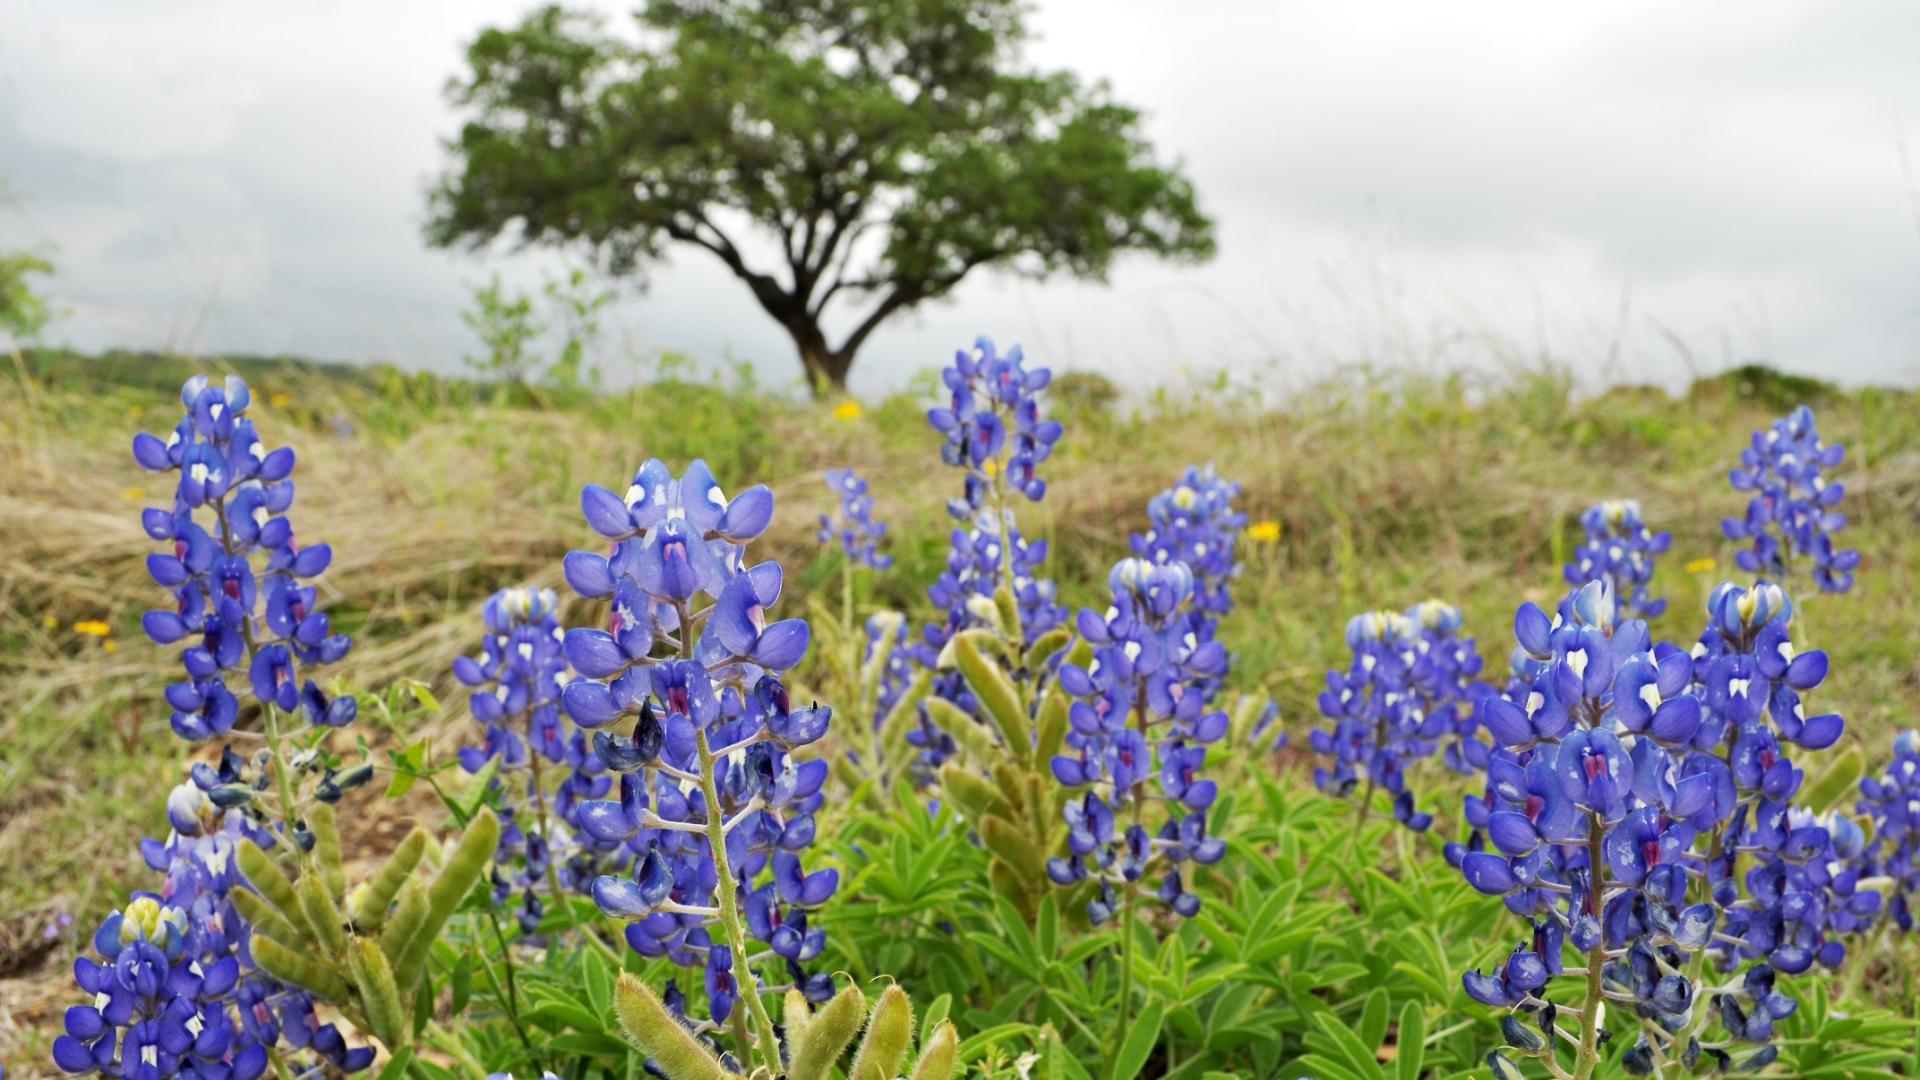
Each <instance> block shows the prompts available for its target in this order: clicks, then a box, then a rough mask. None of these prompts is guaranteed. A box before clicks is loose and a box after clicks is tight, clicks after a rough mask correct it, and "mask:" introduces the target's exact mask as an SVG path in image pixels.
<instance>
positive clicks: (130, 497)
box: [120, 487, 147, 502]
mask: <svg viewBox="0 0 1920 1080" xmlns="http://www.w3.org/2000/svg"><path fill="white" fill-rule="evenodd" d="M120 497H121V498H123V499H125V500H127V501H128V502H139V501H140V500H141V499H144V498H146V497H147V489H146V488H143V487H130V488H122V489H121V490H120Z"/></svg>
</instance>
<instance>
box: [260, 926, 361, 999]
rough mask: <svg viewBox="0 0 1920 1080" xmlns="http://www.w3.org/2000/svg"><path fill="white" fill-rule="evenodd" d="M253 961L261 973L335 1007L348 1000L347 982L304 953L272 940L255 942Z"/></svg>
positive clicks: (263, 938)
mask: <svg viewBox="0 0 1920 1080" xmlns="http://www.w3.org/2000/svg"><path fill="white" fill-rule="evenodd" d="M253 960H254V963H256V964H259V965H260V970H261V971H264V972H266V973H267V974H269V975H271V976H273V977H274V978H276V979H279V980H280V981H281V982H283V983H290V984H292V985H294V986H298V987H300V988H302V989H304V990H311V991H312V992H313V993H314V994H315V995H317V996H319V997H322V998H325V999H326V1000H328V1001H332V1002H335V1003H344V1002H346V1001H347V999H348V990H347V984H346V982H345V981H344V980H343V979H341V978H340V976H339V975H336V974H334V972H333V969H332V968H329V967H327V966H326V965H325V964H323V963H321V962H320V961H318V960H316V959H314V958H313V957H312V956H309V955H307V954H305V953H298V952H295V951H293V950H292V949H289V948H287V947H286V946H285V945H282V944H280V943H279V942H277V941H275V940H273V939H272V938H270V937H256V938H254V939H253Z"/></svg>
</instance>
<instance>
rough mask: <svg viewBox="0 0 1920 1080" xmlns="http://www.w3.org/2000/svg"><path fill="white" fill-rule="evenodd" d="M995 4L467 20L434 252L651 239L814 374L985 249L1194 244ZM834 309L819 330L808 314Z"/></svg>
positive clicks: (1009, 251)
mask: <svg viewBox="0 0 1920 1080" xmlns="http://www.w3.org/2000/svg"><path fill="white" fill-rule="evenodd" d="M1023 16H1024V5H1023V4H1021V3H1018V2H1013V0H650V2H648V3H646V4H645V5H644V6H643V7H642V8H641V9H640V10H639V11H638V12H637V13H636V15H635V21H636V23H637V26H636V28H635V29H636V32H635V33H632V34H627V35H624V36H622V35H618V34H615V33H613V32H611V31H610V30H609V28H608V27H607V25H606V24H605V23H604V22H603V21H601V20H599V19H598V18H596V17H593V16H589V15H584V14H580V13H575V12H570V11H567V10H565V9H562V8H559V7H546V8H542V9H540V10H538V11H535V12H534V13H532V14H531V15H529V16H528V17H527V18H526V19H524V20H523V21H522V22H521V23H520V24H519V25H518V26H514V27H512V28H504V29H490V30H487V31H484V32H483V33H482V34H481V35H480V36H479V38H478V39H477V40H475V41H474V42H473V43H472V45H471V46H470V47H469V49H468V50H467V63H468V69H469V70H467V71H466V72H464V73H463V75H462V76H461V77H460V78H458V79H456V80H455V82H454V83H453V84H452V85H451V87H450V88H449V94H450V96H451V98H452V99H453V101H454V102H455V104H456V105H457V106H458V107H460V108H461V109H462V110H464V112H465V113H466V115H467V119H466V122H465V124H464V126H463V127H462V129H461V131H460V133H459V134H458V136H457V137H455V138H454V139H452V140H451V141H450V142H449V144H448V148H449V150H450V152H451V155H452V158H453V161H452V165H451V167H450V168H449V169H448V171H447V172H446V173H445V174H444V175H443V176H442V177H441V178H440V179H439V181H438V182H437V184H436V186H435V188H434V191H433V194H432V197H431V214H430V220H429V223H428V237H429V239H430V240H431V241H432V242H433V243H435V244H438V245H443V246H452V245H467V246H474V247H483V246H486V245H489V244H491V243H493V242H495V241H497V240H499V239H501V238H503V237H505V238H509V239H511V240H514V241H517V242H519V243H522V244H532V245H547V246H555V247H567V248H575V249H584V250H585V251H587V252H589V253H590V254H591V255H592V256H593V257H594V258H595V259H596V261H598V262H599V263H600V264H601V265H602V267H603V268H604V269H606V270H607V271H609V272H611V273H614V274H630V273H635V272H639V271H643V270H644V269H645V268H646V266H647V265H648V264H649V263H651V262H653V261H655V260H657V259H658V258H659V257H660V256H661V255H662V254H663V253H664V252H665V251H666V250H667V249H668V248H669V247H670V246H672V245H680V246H684V247H691V248H699V249H704V250H705V251H707V252H708V253H710V254H711V255H712V256H713V257H715V258H717V259H719V260H720V261H721V262H723V263H724V264H725V265H726V266H727V267H728V269H730V270H731V271H732V272H733V274H734V275H735V276H736V277H738V278H739V279H740V280H741V281H742V282H744V283H745V284H746V286H747V287H748V288H749V289H750V290H751V291H752V293H753V296H754V298H755V299H756V300H757V301H758V302H759V304H760V306H761V307H762V308H763V309H765V310H766V312H767V314H768V315H770V316H772V317H773V318H774V319H775V320H776V321H777V322H779V324H780V325H781V326H782V327H783V328H784V329H785V330H786V331H787V333H788V335H789V336H790V337H791V338H792V340H793V343H794V346H795V348H796V349H797V351H798V352H799V355H800V359H801V362H802V364H803V365H804V366H805V370H806V374H807V378H808V381H809V382H810V384H811V385H812V386H813V388H814V389H815V391H816V392H821V391H824V390H826V389H828V388H831V387H839V386H844V385H845V381H846V376H847V372H848V370H849V368H851V366H852V364H853V360H854V356H855V354H856V353H857V352H858V351H859V349H860V347H861V345H862V344H863V343H864V342H865V341H866V340H867V338H868V337H869V336H870V335H871V334H872V333H873V331H874V330H875V329H876V328H877V327H879V326H880V325H881V324H882V323H883V322H884V321H885V320H886V319H887V318H889V317H891V316H893V315H896V314H898V313H900V312H902V311H905V310H909V309H911V308H913V307H915V306H917V305H920V304H923V303H926V302H928V301H931V300H936V299H939V298H941V297H943V296H946V295H947V294H948V293H950V292H951V291H952V290H953V288H954V287H955V286H956V285H958V284H959V283H960V282H961V280H962V279H964V278H965V277H966V276H967V275H968V274H970V273H972V272H973V271H975V270H978V269H981V268H983V267H990V268H995V269H999V270H1003V271H1010V272H1014V273H1019V274H1025V275H1031V276H1035V277H1044V276H1049V275H1054V274H1062V273H1064V274H1070V275H1073V276H1076V277H1081V278H1091V279H1096V280H1097V279H1103V278H1104V276H1105V275H1106V273H1107V272H1108V269H1109V267H1110V266H1111V264H1112V261H1113V259H1114V256H1116V255H1118V254H1120V253H1122V252H1127V251H1140V252H1146V253H1149V254H1152V255H1156V256H1160V257H1167V258H1188V259H1199V258H1205V257H1207V256H1208V255H1210V254H1212V251H1213V235H1212V223H1211V222H1210V221H1209V220H1208V219H1207V217H1206V216H1205V215H1204V214H1203V213H1202V212H1201V211H1200V208H1199V206H1198V204H1197V201H1196V199H1195V196H1194V191H1193V187H1192V185H1191V183H1190V182H1189V181H1188V180H1187V179H1186V178H1185V177H1184V176H1183V175H1181V173H1180V172H1179V170H1178V169H1177V168H1176V167H1175V166H1173V165H1171V164H1168V163H1163V162H1161V161H1159V160H1158V159H1157V158H1156V156H1155V154H1154V151H1153V149H1152V147H1151V146H1149V145H1148V144H1147V142H1146V140H1145V138H1144V136H1143V134H1142V132H1141V122H1140V114H1139V112H1138V111H1137V110H1135V109H1133V108H1130V107H1128V106H1126V105H1123V104H1121V103H1119V102H1117V101H1115V100H1113V98H1112V96H1111V93H1110V91H1109V90H1108V88H1107V87H1106V86H1105V85H1103V84H1087V83H1083V82H1082V81H1081V80H1079V79H1078V78H1076V77H1075V76H1074V75H1072V74H1070V73H1067V72H1045V71H1037V70H1032V69H1031V68H1029V67H1028V66H1027V65H1026V64H1025V63H1024V62H1023V60H1022V58H1021V55H1020V45H1021V43H1022V41H1023V40H1024V38H1025V28H1024V24H1023ZM829 323H832V324H833V325H835V326H837V327H841V328H842V331H841V333H840V334H839V335H838V336H837V337H835V338H830V336H829V330H828V324H829Z"/></svg>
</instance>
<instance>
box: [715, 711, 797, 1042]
mask: <svg viewBox="0 0 1920 1080" xmlns="http://www.w3.org/2000/svg"><path fill="white" fill-rule="evenodd" d="M694 739H695V741H696V743H697V744H698V746H699V748H700V791H701V793H702V794H704V795H705V796H706V801H707V843H708V845H709V846H711V847H712V848H713V866H714V870H715V871H716V873H717V874H718V876H719V879H720V881H719V885H718V887H717V888H716V890H715V891H716V892H718V893H719V894H720V896H719V899H720V926H721V928H722V929H724V930H725V931H726V934H727V944H728V945H730V946H732V947H733V957H734V963H735V964H737V965H739V970H740V972H742V973H744V974H745V976H746V978H745V979H743V980H741V982H742V983H743V985H742V986H741V988H740V999H741V1000H742V1001H744V1002H746V1005H747V1011H748V1012H749V1013H751V1014H752V1015H753V1024H754V1027H755V1029H757V1031H758V1033H759V1035H758V1038H757V1039H756V1040H755V1041H756V1042H757V1044H758V1045H759V1050H760V1055H759V1056H760V1059H761V1061H763V1062H764V1063H765V1064H766V1066H767V1068H768V1069H770V1070H772V1071H773V1072H774V1073H775V1074H776V1075H777V1074H778V1073H779V1072H780V1037H779V1036H778V1035H777V1034H775V1033H774V1030H773V1018H772V1017H770V1016H768V1015H767V1006H766V1004H765V1003H764V1002H762V1001H761V1000H760V987H759V986H758V985H756V983H755V979H754V974H753V969H752V968H751V967H749V966H748V965H747V933H746V929H745V927H744V926H743V925H742V923H741V919H740V904H739V901H738V899H737V898H736V897H735V895H734V894H735V893H736V892H737V891H738V888H739V887H738V886H737V885H736V884H735V883H734V880H733V867H732V866H730V865H728V862H727V834H726V822H725V821H724V820H723V819H722V815H721V813H720V788H719V786H718V785H717V784H715V783H714V779H713V760H714V759H713V748H712V747H710V746H708V745H707V733H706V732H705V731H704V730H699V729H696V730H695V731H694Z"/></svg>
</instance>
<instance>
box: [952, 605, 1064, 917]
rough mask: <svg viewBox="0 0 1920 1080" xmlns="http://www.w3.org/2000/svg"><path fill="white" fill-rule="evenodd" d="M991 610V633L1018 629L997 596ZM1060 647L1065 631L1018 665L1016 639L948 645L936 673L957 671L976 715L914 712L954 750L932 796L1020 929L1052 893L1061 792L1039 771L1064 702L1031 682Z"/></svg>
mask: <svg viewBox="0 0 1920 1080" xmlns="http://www.w3.org/2000/svg"><path fill="white" fill-rule="evenodd" d="M996 606H997V609H998V611H999V614H1000V620H1001V623H1000V625H1002V626H1008V625H1017V619H1018V615H1017V613H1016V612H1015V610H1014V605H1013V603H1012V594H1011V593H1010V592H1009V591H1008V590H1007V589H1006V588H1005V587H1004V586H1003V587H1002V588H1001V589H1000V603H999V604H998V605H996ZM1067 640H1068V636H1067V633H1066V632H1065V631H1064V630H1062V631H1056V632H1054V633H1051V634H1048V635H1047V636H1045V637H1043V638H1042V639H1040V640H1039V641H1037V642H1035V643H1033V644H1031V645H1029V646H1028V647H1027V649H1026V651H1025V654H1024V655H1022V654H1021V651H1020V648H1019V645H1018V639H1012V640H1010V639H1009V638H1008V637H1006V636H1004V634H1003V633H1002V632H999V631H996V630H990V629H973V630H963V631H961V632H960V633H958V634H955V635H954V636H953V640H951V641H950V642H948V643H947V648H946V650H945V651H944V652H943V654H942V655H941V657H940V665H941V667H943V668H957V669H958V670H959V672H960V675H961V677H962V678H963V679H965V680H966V683H967V688H968V689H969V690H970V691H972V693H973V696H974V698H975V699H976V700H978V701H979V702H980V711H981V714H982V715H981V716H980V718H979V719H977V720H976V719H975V718H974V717H972V716H969V715H967V714H966V713H965V712H963V711H961V710H960V708H959V707H957V706H955V705H954V704H953V703H951V702H949V701H946V700H944V699H941V698H932V697H929V698H927V699H926V700H925V702H924V703H923V708H925V709H926V713H927V717H928V719H930V720H932V721H933V723H934V724H935V726H937V727H939V728H940V729H941V730H943V731H945V732H946V733H947V734H949V735H951V736H952V737H953V740H954V743H955V744H956V745H957V746H958V747H959V753H958V754H957V755H956V756H955V757H954V759H953V760H950V761H948V762H947V763H946V764H945V765H944V766H942V768H941V770H940V788H941V792H942V793H943V795H944V796H945V798H946V799H947V800H949V801H951V802H952V804H953V805H954V806H955V807H957V808H958V809H959V810H960V812H961V813H962V814H963V815H965V816H966V819H967V821H968V823H969V824H970V825H972V826H973V828H974V830H975V831H976V832H977V833H978V835H979V837H980V842H981V843H982V844H983V845H985V847H986V849H987V851H989V852H990V853H992V858H991V860H990V861H989V862H988V864H987V880H988V881H990V882H992V884H993V887H994V889H995V890H996V891H997V892H998V893H999V894H1000V895H1001V896H1003V897H1005V898H1006V899H1007V900H1009V901H1011V902H1012V903H1013V904H1014V906H1015V907H1016V909H1018V910H1019V912H1020V913H1021V915H1022V917H1023V918H1026V919H1033V918H1036V917H1037V916H1038V915H1039V913H1040V900H1041V898H1042V897H1044V896H1046V895H1047V894H1048V893H1050V892H1051V891H1052V890H1053V887H1054V886H1053V883H1052V881H1051V880H1049V879H1048V877H1047V859H1048V858H1049V857H1051V856H1053V855H1055V854H1056V853H1057V851H1058V849H1059V848H1060V847H1061V845H1062V843H1063V842H1064V837H1065V835H1066V826H1065V824H1064V821H1063V819H1062V817H1061V813H1060V808H1061V806H1062V804H1063V802H1064V801H1065V798H1066V792H1065V790H1064V789H1063V788H1061V787H1060V785H1059V784H1057V783H1055V782H1054V780H1053V777H1052V774H1051V773H1050V771H1049V766H1048V763H1049V762H1051V761H1052V760H1053V756H1054V754H1055V753H1057V752H1058V751H1059V749H1060V745H1061V742H1062V740H1063V739H1065V737H1066V733H1067V705H1068V702H1067V699H1066V696H1065V695H1064V693H1062V691H1061V690H1060V689H1059V687H1058V686H1057V685H1049V686H1047V687H1046V688H1045V689H1042V688H1041V686H1040V685H1039V680H1038V678H1037V673H1038V672H1040V671H1042V670H1044V668H1045V665H1046V662H1047V659H1048V658H1049V657H1051V656H1052V655H1053V654H1055V653H1057V652H1059V651H1060V650H1061V649H1062V648H1064V647H1066V644H1067ZM1082 648H1083V649H1084V648H1085V647H1084V646H1082ZM1085 659H1086V656H1077V657H1076V658H1075V662H1084V661H1085Z"/></svg>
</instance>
